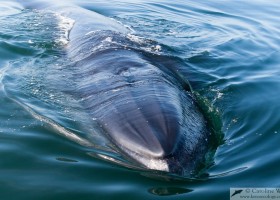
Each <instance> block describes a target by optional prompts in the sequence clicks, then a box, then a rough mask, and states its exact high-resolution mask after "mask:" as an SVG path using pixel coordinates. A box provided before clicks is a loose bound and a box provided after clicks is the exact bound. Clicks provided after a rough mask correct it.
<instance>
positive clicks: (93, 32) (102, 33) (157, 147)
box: [30, 4, 210, 176]
mask: <svg viewBox="0 0 280 200" xmlns="http://www.w3.org/2000/svg"><path fill="white" fill-rule="evenodd" d="M30 5H32V4H30ZM40 7H43V8H44V9H49V10H52V11H54V12H58V13H60V14H61V15H64V16H66V17H69V18H71V19H74V20H75V24H74V26H73V28H72V30H71V32H70V35H69V40H70V42H69V44H68V45H67V46H66V47H65V48H66V51H67V56H68V57H69V60H71V62H72V65H73V79H75V81H76V82H77V87H76V88H75V90H74V91H73V95H74V96H75V98H76V99H78V100H79V102H80V103H81V104H82V105H83V107H84V108H85V110H86V111H87V112H88V113H89V115H90V117H91V118H92V120H93V122H94V123H97V124H98V125H99V131H100V132H101V133H102V134H104V135H105V136H106V137H107V138H108V139H109V140H110V141H111V143H112V144H113V146H114V148H115V150H116V151H118V152H119V153H120V154H121V155H122V156H123V157H124V158H125V159H126V160H128V161H129V162H130V163H132V165H135V166H137V167H141V168H143V169H152V170H159V171H165V172H170V173H174V174H179V175H184V176H188V175H191V174H192V173H193V172H194V171H196V170H197V168H198V165H199V164H200V163H201V162H203V161H204V158H205V155H206V154H207V152H208V150H209V137H210V131H209V129H208V128H207V122H206V120H205V118H204V116H203V114H202V113H201V111H200V109H199V107H198V106H197V104H196V102H195V99H194V97H193V96H192V93H191V92H190V91H187V90H185V83H184V81H183V80H182V79H181V78H180V76H178V75H177V74H176V73H175V72H174V71H173V70H172V69H170V68H169V66H168V63H169V62H170V60H168V59H172V58H168V57H166V56H160V55H153V54H152V53H149V52H147V51H145V50H143V49H141V48H137V45H138V46H139V44H137V42H135V41H133V39H131V38H130V37H128V36H127V34H128V30H127V29H126V28H124V27H123V26H122V25H120V24H119V23H117V22H115V21H114V20H111V19H108V18H106V17H104V16H102V15H99V14H97V13H94V12H92V11H88V10H85V9H83V8H80V7H76V6H65V5H56V6H53V4H51V5H50V6H48V7H47V8H45V6H42V4H40ZM154 57H157V59H154Z"/></svg>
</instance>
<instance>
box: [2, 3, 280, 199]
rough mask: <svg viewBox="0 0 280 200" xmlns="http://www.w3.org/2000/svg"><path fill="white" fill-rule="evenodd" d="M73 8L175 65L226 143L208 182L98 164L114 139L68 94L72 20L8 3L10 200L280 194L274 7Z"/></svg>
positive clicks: (5, 190)
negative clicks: (118, 28)
mask: <svg viewBox="0 0 280 200" xmlns="http://www.w3.org/2000/svg"><path fill="white" fill-rule="evenodd" d="M74 3H75V4H77V5H78V6H81V7H84V8H86V9H89V10H91V11H95V12H98V13H101V14H102V15H105V16H107V17H110V18H113V19H115V20H117V21H119V22H120V23H122V24H123V25H125V26H126V27H128V29H129V30H130V33H129V35H128V36H127V37H128V38H130V39H131V40H132V41H134V42H135V43H138V48H140V50H141V51H146V52H149V53H151V52H152V53H154V54H155V58H158V57H160V58H164V57H166V56H168V57H172V58H174V59H173V62H172V65H174V67H176V69H177V70H178V71H179V72H180V73H181V74H182V76H184V78H186V79H187V80H188V81H189V82H190V84H191V85H192V88H193V90H194V93H195V94H196V96H197V97H198V100H199V102H200V104H201V105H203V106H204V108H205V112H206V115H207V116H208V118H210V121H211V122H212V124H213V126H215V127H214V128H215V129H216V130H220V136H221V138H223V141H224V142H223V143H222V144H221V145H220V146H219V147H218V148H217V151H216V152H215V155H214V161H213V163H212V166H211V167H209V169H208V170H207V171H206V172H205V174H204V175H205V176H204V177H205V178H203V179H202V180H192V181H190V180H189V179H184V178H183V179H181V180H177V181H175V180H169V181H163V180H157V179H152V178H149V177H146V175H145V174H142V173H141V172H139V171H137V170H132V169H127V168H125V167H121V166H118V165H116V164H112V163H109V162H106V161H103V160H101V159H98V158H96V155H97V154H98V153H99V152H108V151H109V150H108V149H107V148H106V144H107V141H104V138H102V137H99V136H98V135H96V134H95V127H94V126H93V125H92V124H91V123H90V120H88V118H87V114H86V113H85V112H83V110H82V109H81V107H80V105H79V104H78V103H77V102H76V101H75V99H73V98H72V96H71V95H69V94H68V93H67V92H65V90H63V88H65V85H67V86H68V87H69V88H71V87H74V86H75V83H74V82H72V81H71V80H72V77H71V76H70V74H71V73H70V72H69V70H70V69H69V68H67V67H66V66H67V63H68V61H69V60H67V59H65V56H64V51H63V49H64V48H65V46H66V45H67V43H68V41H67V34H66V33H67V31H68V30H69V28H70V27H71V25H72V24H71V23H72V21H71V20H70V19H63V18H61V16H59V15H56V14H55V13H51V12H49V11H47V10H45V11H36V10H28V9H23V8H22V7H20V6H18V5H17V4H13V3H11V2H4V1H1V2H0V103H1V109H0V142H1V143H0V154H1V162H0V169H1V171H0V194H1V198H2V199H101V198H102V199H163V198H164V199H228V198H229V188H230V187H279V186H280V185H279V178H280V176H279V168H278V166H279V164H280V159H279V156H278V152H279V150H280V149H279V142H278V141H279V140H280V125H279V120H280V117H279V114H278V112H279V110H280V103H279V100H278V99H279V97H280V96H279V93H278V91H279V89H280V84H279V80H280V79H279V76H280V70H279V69H278V67H279V66H280V52H279V49H280V47H279V46H280V39H279V35H280V25H279V10H280V4H279V2H278V1H272V0H269V1H253V2H245V1H218V2H216V1H207V2H201V3H198V2H195V1H180V0H175V1H172V2H170V1H145V0H137V1H136V0H135V1H133V2H132V1H131V2H126V1H107V2H104V1H94V2H93V1H89V0H83V1H78V0H77V1H74ZM61 58H64V59H61ZM69 62H70V61H69ZM62 66H63V67H62ZM89 135H90V137H89ZM92 141H95V142H92ZM96 144H99V146H98V147H96V146H95V145H96ZM100 144H104V149H101V148H100ZM101 146H102V145H101ZM93 155H94V156H93ZM108 155H110V156H113V155H112V154H110V153H109V154H108Z"/></svg>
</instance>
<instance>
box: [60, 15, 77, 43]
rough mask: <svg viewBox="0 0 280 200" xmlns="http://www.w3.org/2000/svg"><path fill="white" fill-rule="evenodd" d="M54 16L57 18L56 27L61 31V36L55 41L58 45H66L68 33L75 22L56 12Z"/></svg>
mask: <svg viewBox="0 0 280 200" xmlns="http://www.w3.org/2000/svg"><path fill="white" fill-rule="evenodd" d="M55 17H56V18H57V20H58V28H59V29H60V31H61V32H62V34H61V37H60V38H58V39H57V40H56V42H57V43H58V44H60V45H67V44H68V43H69V34H70V31H71V29H72V28H73V26H74V24H75V20H73V19H71V18H69V17H65V16H63V15H60V14H57V13H56V14H55Z"/></svg>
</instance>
